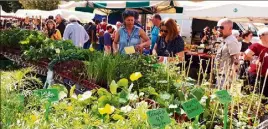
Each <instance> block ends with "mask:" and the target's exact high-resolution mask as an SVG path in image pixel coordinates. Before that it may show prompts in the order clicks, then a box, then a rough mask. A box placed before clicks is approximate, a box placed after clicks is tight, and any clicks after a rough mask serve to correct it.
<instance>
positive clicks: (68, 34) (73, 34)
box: [63, 15, 89, 48]
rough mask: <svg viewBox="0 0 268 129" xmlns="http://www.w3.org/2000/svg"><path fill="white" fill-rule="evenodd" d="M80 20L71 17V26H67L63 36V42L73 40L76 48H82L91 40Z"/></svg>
mask: <svg viewBox="0 0 268 129" xmlns="http://www.w3.org/2000/svg"><path fill="white" fill-rule="evenodd" d="M77 21H78V18H77V17H75V16H73V15H71V16H70V17H69V22H70V23H69V24H68V25H67V26H66V29H65V30H64V34H63V40H72V41H73V44H74V45H75V46H76V47H80V48H82V47H83V45H84V43H85V42H87V41H88V40H89V36H88V34H87V32H86V30H85V29H84V27H83V26H81V25H80V24H79V23H78V22H77Z"/></svg>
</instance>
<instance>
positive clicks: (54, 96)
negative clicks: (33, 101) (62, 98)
mask: <svg viewBox="0 0 268 129" xmlns="http://www.w3.org/2000/svg"><path fill="white" fill-rule="evenodd" d="M34 93H35V94H36V95H37V96H39V97H40V98H41V99H48V100H50V101H51V102H53V101H58V100H59V92H58V90H57V89H41V90H35V91H34Z"/></svg>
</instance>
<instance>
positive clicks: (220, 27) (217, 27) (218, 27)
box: [216, 26, 224, 30]
mask: <svg viewBox="0 0 268 129" xmlns="http://www.w3.org/2000/svg"><path fill="white" fill-rule="evenodd" d="M216 29H221V30H223V29H224V27H223V26H216Z"/></svg>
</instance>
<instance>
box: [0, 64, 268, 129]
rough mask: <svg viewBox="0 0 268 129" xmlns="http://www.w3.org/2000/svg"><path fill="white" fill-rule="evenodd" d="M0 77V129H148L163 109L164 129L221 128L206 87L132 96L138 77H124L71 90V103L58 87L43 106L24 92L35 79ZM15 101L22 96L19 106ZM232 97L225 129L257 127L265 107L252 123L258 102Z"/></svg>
mask: <svg viewBox="0 0 268 129" xmlns="http://www.w3.org/2000/svg"><path fill="white" fill-rule="evenodd" d="M26 71H27V70H26ZM28 71H30V70H28ZM1 76H3V77H4V78H1V116H3V117H2V119H1V123H2V125H3V126H2V127H4V128H48V127H49V128H68V127H72V128H119V127H120V128H123V129H129V128H133V129H136V128H152V125H151V124H150V122H149V120H148V119H149V116H148V114H147V112H148V111H151V110H155V109H165V110H166V111H167V113H168V114H169V115H168V116H169V118H170V120H171V121H170V122H169V123H167V124H166V126H165V128H167V129H173V128H176V129H177V128H178V129H180V128H181V129H184V128H201V129H202V128H203V129H205V128H223V126H224V122H223V119H224V117H223V115H224V113H223V110H224V106H223V105H222V104H220V101H219V99H218V98H217V97H216V95H215V92H217V91H218V90H216V89H210V88H209V87H208V86H207V85H206V84H203V85H201V86H199V87H191V86H190V87H189V86H181V87H180V88H175V89H174V91H172V92H165V91H158V90H157V87H155V88H153V87H146V88H141V89H139V90H138V91H137V90H134V87H136V86H137V83H135V82H139V81H141V79H142V78H143V75H142V74H139V73H133V74H131V75H130V77H127V78H129V79H127V78H122V79H120V80H118V81H117V82H116V81H112V82H111V84H109V88H108V89H104V88H99V89H94V90H91V91H87V92H85V93H84V94H81V95H76V94H75V93H74V89H75V87H73V88H72V89H71V90H70V96H71V97H70V98H67V97H66V96H67V90H66V89H65V87H64V86H63V85H60V84H55V85H53V86H51V87H50V88H49V89H57V91H58V95H59V99H58V100H57V101H54V102H51V104H50V105H48V102H49V101H48V99H47V98H43V99H40V98H37V97H36V96H35V95H34V92H33V91H34V90H37V89H38V87H36V88H31V89H25V88H23V87H25V86H26V85H27V83H23V82H24V81H22V80H23V79H24V80H35V78H34V76H26V72H25V70H23V69H22V70H18V71H12V72H3V73H1ZM8 76H9V77H8ZM188 81H189V80H188ZM191 81H192V80H190V81H189V82H191ZM28 85H29V84H28ZM34 85H36V84H34ZM28 87H29V86H28ZM31 87H33V86H31ZM172 87H173V86H172ZM196 89H198V90H196ZM197 91H198V92H197ZM138 92H139V94H138ZM235 93H236V92H234V94H235ZM18 96H24V99H23V101H22V100H20V99H19V98H18ZM231 96H232V101H231V102H230V104H229V106H228V108H227V109H228V112H229V113H228V114H227V116H228V119H227V127H228V128H230V127H232V128H254V127H256V126H257V125H258V123H259V122H258V120H259V117H260V116H261V115H262V114H263V113H264V112H265V111H267V108H265V105H261V109H260V110H259V111H260V112H259V113H258V117H257V119H256V120H257V121H255V117H256V115H255V113H256V112H255V111H256V110H257V107H258V106H256V105H258V103H254V102H257V101H258V99H259V96H258V95H257V94H255V95H253V96H252V95H231ZM252 97H253V100H252ZM193 98H195V99H197V100H198V102H199V103H200V104H201V105H202V107H203V109H204V112H203V113H202V114H200V116H199V117H198V118H192V119H190V118H189V117H188V115H187V114H186V113H185V110H184V109H185V108H184V107H182V104H183V103H185V102H187V101H189V100H191V99H193ZM249 100H250V101H249ZM251 100H252V101H253V103H251ZM250 104H252V105H251V109H250V110H249V109H248V108H249V105H250ZM11 107H12V110H11ZM232 110H234V111H232ZM248 110H249V113H247V112H248Z"/></svg>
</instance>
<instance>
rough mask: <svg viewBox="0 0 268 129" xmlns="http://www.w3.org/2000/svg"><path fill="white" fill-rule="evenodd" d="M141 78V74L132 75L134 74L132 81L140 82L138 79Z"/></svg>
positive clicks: (131, 76)
mask: <svg viewBox="0 0 268 129" xmlns="http://www.w3.org/2000/svg"><path fill="white" fill-rule="evenodd" d="M141 77H142V74H141V72H135V73H132V74H131V75H130V80H131V81H136V80H138V79H139V78H141Z"/></svg>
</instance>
